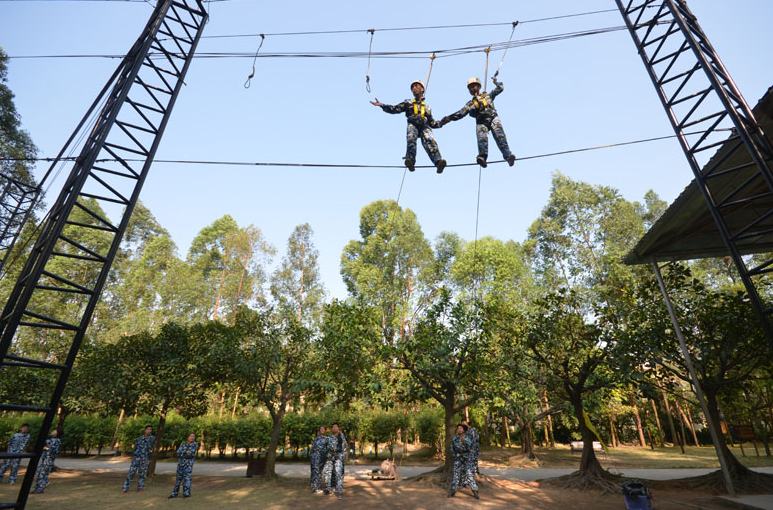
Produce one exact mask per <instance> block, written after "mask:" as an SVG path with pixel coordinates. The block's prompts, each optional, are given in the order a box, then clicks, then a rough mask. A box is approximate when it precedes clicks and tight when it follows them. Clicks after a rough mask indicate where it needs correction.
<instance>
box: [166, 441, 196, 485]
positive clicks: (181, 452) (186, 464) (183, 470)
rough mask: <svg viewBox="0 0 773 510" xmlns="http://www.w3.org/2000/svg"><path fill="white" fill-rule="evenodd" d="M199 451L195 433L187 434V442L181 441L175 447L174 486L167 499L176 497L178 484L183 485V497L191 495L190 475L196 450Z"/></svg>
mask: <svg viewBox="0 0 773 510" xmlns="http://www.w3.org/2000/svg"><path fill="white" fill-rule="evenodd" d="M198 451H199V443H197V442H196V434H194V433H191V434H189V435H188V442H186V443H183V444H181V445H180V447H179V448H178V449H177V459H178V460H177V477H176V478H175V480H174V488H173V489H172V493H171V494H170V495H169V499H172V498H176V497H177V493H178V492H179V491H180V484H181V483H182V486H183V497H184V498H189V497H191V475H192V474H193V463H194V462H196V452H198Z"/></svg>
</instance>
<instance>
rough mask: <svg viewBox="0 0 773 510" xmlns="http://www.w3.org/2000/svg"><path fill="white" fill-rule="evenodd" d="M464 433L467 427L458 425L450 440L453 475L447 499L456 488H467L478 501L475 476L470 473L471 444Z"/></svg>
mask: <svg viewBox="0 0 773 510" xmlns="http://www.w3.org/2000/svg"><path fill="white" fill-rule="evenodd" d="M466 433H467V425H463V424H461V423H460V424H459V425H458V426H457V427H456V435H455V436H454V438H453V440H451V456H452V457H453V459H454V475H453V478H452V480H451V491H450V492H449V493H448V497H449V498H453V497H454V494H456V489H457V488H460V487H469V488H470V489H472V495H473V497H475V499H480V496H478V484H477V483H475V475H473V473H472V464H471V462H470V450H471V444H470V440H469V438H468V437H467V434H466Z"/></svg>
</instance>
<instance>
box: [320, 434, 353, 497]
mask: <svg viewBox="0 0 773 510" xmlns="http://www.w3.org/2000/svg"><path fill="white" fill-rule="evenodd" d="M347 450H348V445H347V443H346V437H344V434H343V432H341V427H340V426H339V425H338V423H334V424H333V435H332V436H330V437H329V438H328V444H327V459H326V461H325V470H324V476H325V494H330V489H331V486H332V484H333V479H335V487H332V489H333V492H335V495H336V496H337V497H338V498H339V499H340V498H342V497H343V496H344V495H343V491H344V463H345V462H346V454H347Z"/></svg>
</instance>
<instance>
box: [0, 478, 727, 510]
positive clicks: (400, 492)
mask: <svg viewBox="0 0 773 510" xmlns="http://www.w3.org/2000/svg"><path fill="white" fill-rule="evenodd" d="M122 481H123V475H118V474H114V473H89V472H82V471H60V472H57V473H53V474H52V475H51V485H50V486H49V487H48V488H47V489H46V492H45V493H44V494H31V495H30V499H29V503H28V505H27V508H28V509H29V510H39V509H40V510H42V509H58V510H91V509H94V510H96V509H99V510H119V509H131V510H140V509H145V508H154V509H155V508H160V509H175V508H185V509H186V510H204V509H206V510H211V509H226V508H258V509H267V510H280V509H292V510H311V509H326V508H330V509H333V508H335V509H336V510H362V509H364V508H389V509H390V510H393V509H406V510H407V509H411V510H413V509H416V510H424V509H426V510H444V509H451V508H453V509H465V508H470V509H472V508H475V509H498V508H509V509H512V508H518V509H521V510H543V509H556V510H620V509H621V508H625V505H624V503H623V498H622V496H621V495H606V496H601V495H600V494H599V493H598V492H579V491H573V490H562V489H558V488H553V487H550V488H546V487H540V485H539V484H538V483H536V482H532V483H522V482H510V481H504V480H498V479H492V480H490V483H489V484H488V486H486V487H483V488H481V491H480V496H481V499H480V501H476V500H475V499H473V498H472V495H471V493H470V491H469V490H464V491H462V492H459V493H457V495H456V497H454V498H453V499H448V498H446V493H445V491H444V490H443V489H441V488H438V487H435V486H431V485H427V484H424V483H420V482H408V481H400V482H392V481H382V482H371V481H363V480H349V479H347V480H346V487H345V489H344V499H342V500H340V501H339V500H337V499H336V498H335V496H333V495H330V496H320V495H314V494H312V493H311V492H310V491H309V490H308V488H307V486H306V482H305V481H303V480H291V479H276V480H263V479H260V478H249V479H248V478H236V477H204V476H201V477H197V476H195V475H194V478H193V494H192V497H191V498H187V499H184V498H183V497H182V494H181V495H180V497H178V498H177V499H174V500H169V499H167V496H168V495H169V492H170V490H171V488H172V485H173V483H174V479H173V477H171V476H164V475H162V476H156V477H153V478H152V479H149V480H148V482H147V484H146V486H145V491H144V492H142V493H138V492H137V491H136V490H131V491H129V492H127V493H126V494H123V493H122V492H121V483H122ZM17 487H18V486H17ZM17 487H14V486H9V485H7V484H3V485H2V486H0V501H4V502H5V501H11V500H14V499H15V498H16V494H17V491H16V488H17ZM654 503H655V506H654V508H655V509H657V510H690V509H696V508H702V509H705V510H721V509H726V508H729V507H727V506H724V505H723V504H722V503H720V502H717V501H716V500H715V499H714V497H713V496H711V495H704V494H693V493H690V492H685V491H662V492H659V491H655V493H654Z"/></svg>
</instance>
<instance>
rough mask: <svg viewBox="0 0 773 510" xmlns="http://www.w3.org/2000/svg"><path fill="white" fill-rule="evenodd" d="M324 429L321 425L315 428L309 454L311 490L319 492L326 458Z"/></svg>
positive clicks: (326, 439)
mask: <svg viewBox="0 0 773 510" xmlns="http://www.w3.org/2000/svg"><path fill="white" fill-rule="evenodd" d="M325 432H326V429H325V427H324V425H323V426H321V427H320V428H319V430H317V437H315V438H314V441H312V443H311V454H310V455H309V462H310V463H311V490H313V491H314V492H315V493H317V494H319V493H321V492H322V489H321V488H320V486H321V485H322V469H323V468H324V466H325V461H326V460H327V456H326V453H327V444H328V437H327V436H326V435H325Z"/></svg>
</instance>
